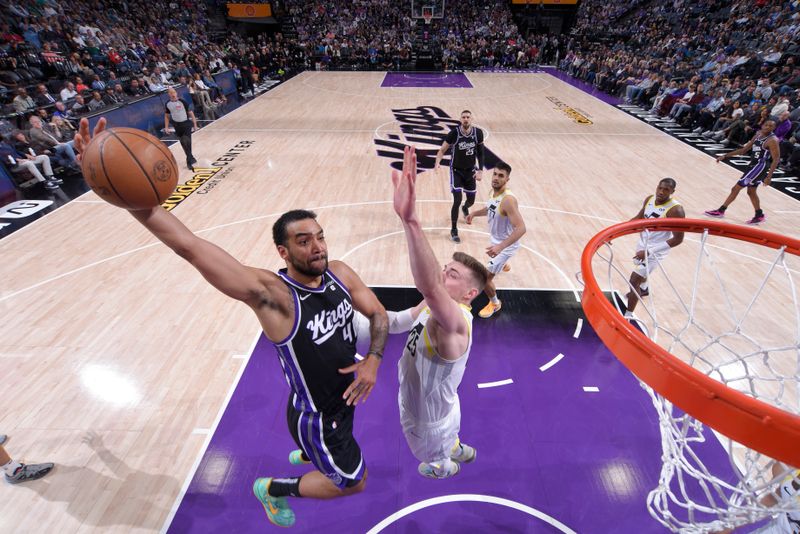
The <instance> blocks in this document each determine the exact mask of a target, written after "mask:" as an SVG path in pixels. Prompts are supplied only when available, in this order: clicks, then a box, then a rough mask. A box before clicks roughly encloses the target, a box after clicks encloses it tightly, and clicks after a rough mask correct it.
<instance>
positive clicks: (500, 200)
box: [467, 161, 526, 319]
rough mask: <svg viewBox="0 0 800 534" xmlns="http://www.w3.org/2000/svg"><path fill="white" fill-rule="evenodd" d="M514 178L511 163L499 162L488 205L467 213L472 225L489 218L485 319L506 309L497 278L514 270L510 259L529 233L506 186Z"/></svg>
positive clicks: (515, 200)
mask: <svg viewBox="0 0 800 534" xmlns="http://www.w3.org/2000/svg"><path fill="white" fill-rule="evenodd" d="M510 177H511V165H509V164H508V163H505V162H502V161H500V162H498V163H497V165H495V168H494V170H493V171H492V196H491V197H489V200H488V201H487V202H486V207H485V208H481V209H479V210H478V211H473V212H472V213H470V214H469V215H467V224H472V220H473V219H474V218H475V217H482V216H484V215H486V216H488V218H489V240H490V241H491V245H489V246H488V247H486V254H487V255H488V256H489V257H490V258H491V259H490V260H489V264H488V265H487V266H486V269H487V270H488V271H489V280H488V281H487V282H486V288H485V289H484V292H485V293H486V296H487V297H489V304H487V305H486V307H484V308H483V309H482V310H481V311H480V312H479V313H478V316H480V317H481V318H483V319H488V318H489V317H491V316H492V315H494V314H495V313H497V312H499V311H500V309H501V308H502V303H501V302H500V299H498V298H497V290H496V288H495V286H494V282H493V280H494V277H495V276H496V275H497V274H499V273H500V271H508V270H510V269H511V267H510V266H509V264H508V262H509V260H510V259H511V258H513V257H514V254H516V253H517V250H519V240H520V238H522V236H523V235H525V232H526V228H525V221H523V220H522V214H521V213H520V212H519V204H518V203H517V197H515V196H514V193H512V192H511V189H509V188H508V187H506V185H507V184H508V180H509V178H510Z"/></svg>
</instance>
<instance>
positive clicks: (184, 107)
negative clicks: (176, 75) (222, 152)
mask: <svg viewBox="0 0 800 534" xmlns="http://www.w3.org/2000/svg"><path fill="white" fill-rule="evenodd" d="M167 95H168V96H169V100H168V101H167V103H166V104H164V131H165V132H167V131H169V130H168V128H169V121H170V119H172V125H173V126H174V127H175V135H177V136H178V140H179V141H180V143H181V147H183V152H184V153H185V154H186V166H187V167H188V168H189V170H190V171H193V170H194V164H195V163H197V160H196V159H194V156H193V155H192V130H193V129H194V130H196V129H197V118H195V116H194V111H192V110H191V109H189V104H187V103H186V101H185V100H184V99H182V98H178V92H177V91H176V90H175V89H173V88H171V87H170V88H169V89H167ZM189 119H191V120H192V122H191V123H190V122H189Z"/></svg>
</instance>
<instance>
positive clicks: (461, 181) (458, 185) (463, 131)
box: [433, 109, 484, 243]
mask: <svg viewBox="0 0 800 534" xmlns="http://www.w3.org/2000/svg"><path fill="white" fill-rule="evenodd" d="M483 139H484V134H483V130H481V129H480V128H478V127H477V126H472V112H471V111H470V110H468V109H465V110H464V111H462V112H461V124H460V125H459V126H457V127H456V128H453V129H452V130H451V131H450V133H449V134H447V137H446V138H445V140H444V142H443V143H442V146H441V147H440V148H439V151H438V152H437V153H436V162H435V163H434V166H433V170H434V172H439V163H440V162H441V161H442V158H443V157H444V155H445V154H446V153H447V152H448V151H449V150H450V147H453V151H452V152H453V153H452V155H451V156H450V192H451V193H452V194H453V205H452V207H451V208H450V224H451V226H450V239H451V240H453V241H454V242H455V243H461V238H460V237H458V210H459V208H461V212H462V213H463V214H464V217H467V216H468V215H469V208H471V207H472V205H473V204H474V203H475V193H476V192H477V191H478V187H477V185H476V182H475V180H476V179H477V180H480V179H481V178H482V177H483V160H484V154H483V153H484V151H483ZM476 162H477V164H478V168H477V171H476V169H475V163H476ZM462 193H464V194H466V196H467V201H466V202H464V205H463V206H462V205H461V200H462Z"/></svg>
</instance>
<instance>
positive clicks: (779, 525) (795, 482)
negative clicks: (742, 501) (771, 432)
mask: <svg viewBox="0 0 800 534" xmlns="http://www.w3.org/2000/svg"><path fill="white" fill-rule="evenodd" d="M772 479H773V480H778V479H780V480H781V483H780V485H778V487H777V489H776V490H775V491H774V492H772V493H768V494H767V495H765V496H764V497H762V498H761V504H762V505H763V506H767V507H769V508H781V509H782V510H783V511H781V512H779V513H778V514H777V515H776V516H773V518H772V520H770V521H769V522H768V523H766V524H765V525H763V526H762V527H761V528H758V529H756V530H753V531H750V533H751V534H793V533H795V532H800V470H797V469H794V468H789V467H787V466H785V465H783V464H781V463H780V462H775V463H774V464H772ZM740 526H743V525H740ZM730 532H733V531H732V530H723V531H720V532H719V533H718V534H728V533H730Z"/></svg>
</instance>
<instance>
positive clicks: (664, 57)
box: [0, 0, 800, 178]
mask: <svg viewBox="0 0 800 534" xmlns="http://www.w3.org/2000/svg"><path fill="white" fill-rule="evenodd" d="M212 6H213V4H212ZM279 7H280V12H281V13H283V14H285V15H286V16H287V17H288V20H291V21H292V22H293V25H294V29H295V30H296V33H297V35H296V36H294V35H292V36H291V37H290V38H289V37H284V36H283V35H282V34H281V33H271V34H270V33H262V34H260V35H258V36H257V37H243V36H241V35H239V34H237V33H233V32H229V33H228V34H227V35H225V36H224V37H223V38H221V39H219V40H218V41H217V42H214V41H212V40H211V39H210V38H209V37H208V34H209V32H208V28H209V25H208V23H209V11H208V7H207V4H206V3H205V2H204V1H202V0H148V1H145V0H19V1H8V0H7V3H5V4H0V15H2V21H3V22H2V23H0V103H2V104H3V108H2V113H0V116H3V117H5V118H0V134H2V135H4V136H5V145H6V146H7V147H6V148H5V150H6V151H8V147H11V148H14V149H15V150H16V151H17V153H18V154H20V155H22V154H23V153H22V152H20V150H19V149H20V148H24V147H23V146H21V145H15V142H17V143H22V141H21V140H20V139H21V137H20V135H25V136H26V139H27V140H28V141H29V142H34V139H33V138H32V137H33V136H32V134H33V133H35V132H36V131H39V130H42V128H38V127H34V126H33V123H35V122H36V120H40V121H41V123H42V125H43V128H44V130H43V131H47V132H48V142H47V144H49V145H50V146H48V147H44V146H42V143H44V141H43V140H42V139H41V138H40V139H38V140H36V141H35V143H34V144H36V143H39V144H38V145H36V146H35V147H34V152H35V153H36V154H39V152H37V151H36V148H38V149H40V151H42V152H43V153H45V154H47V153H49V154H51V155H52V156H53V157H54V158H56V159H57V160H58V161H59V162H60V163H62V164H64V165H67V166H68V167H69V166H70V165H72V162H71V159H70V155H69V150H67V149H65V148H63V147H62V145H66V146H70V145H69V142H70V140H71V136H72V134H73V133H74V128H75V125H76V119H77V118H79V117H80V116H82V115H84V114H88V113H96V112H99V111H102V110H103V109H106V108H108V107H111V106H119V105H124V104H125V103H127V102H129V101H131V100H135V99H138V98H143V97H147V96H148V95H150V94H152V93H158V92H162V91H164V90H166V89H167V88H168V87H170V86H175V85H186V86H187V87H188V89H189V92H190V94H191V96H192V100H193V103H194V104H195V106H196V107H197V108H199V112H200V113H199V114H200V116H203V117H204V118H215V111H216V110H217V108H218V107H219V106H224V105H225V103H226V96H225V94H223V92H222V91H221V89H220V87H219V86H218V85H217V84H216V82H215V79H214V74H215V73H218V72H220V71H222V70H226V69H231V70H232V71H233V73H234V75H235V77H236V79H237V83H238V85H239V90H240V92H241V93H243V94H245V95H252V94H253V93H254V92H255V91H257V89H258V87H259V84H260V82H261V81H262V80H263V79H264V78H265V77H272V78H282V77H285V76H287V75H290V74H291V73H295V72H299V71H302V70H305V69H348V70H350V69H354V70H356V69H359V70H360V69H366V70H394V69H403V68H408V67H409V65H413V64H412V61H413V55H414V50H415V46H416V45H418V44H419V42H420V39H422V40H423V41H424V42H425V43H430V44H431V46H433V47H434V48H435V52H436V54H438V56H437V57H440V58H441V65H442V67H443V68H444V69H481V68H525V67H528V66H531V65H534V64H537V63H540V64H541V63H550V62H558V64H559V67H560V68H562V69H563V70H565V71H567V72H568V73H570V74H572V75H574V76H576V77H579V78H581V79H583V80H585V81H586V82H588V83H591V84H594V85H595V86H597V87H598V88H600V89H601V90H603V91H606V92H608V93H612V94H616V95H618V96H620V97H621V98H625V99H626V100H628V101H630V102H635V103H637V104H641V105H643V106H648V107H649V108H650V109H651V110H652V112H653V113H654V114H658V115H659V116H663V117H664V118H665V119H666V120H673V121H676V122H679V123H681V124H685V125H686V126H688V127H691V128H692V129H694V130H696V131H697V132H698V133H701V134H705V135H708V136H709V137H713V138H715V139H718V140H720V142H722V143H723V144H727V145H732V144H737V143H742V142H744V141H746V140H747V139H748V137H749V136H750V135H751V134H752V132H753V131H754V130H755V129H757V128H758V126H759V124H760V123H761V122H763V120H765V117H773V118H774V119H775V120H777V121H778V122H779V126H778V133H780V134H781V135H782V136H783V148H784V149H785V151H786V153H785V154H784V156H785V157H786V158H789V159H790V160H791V162H792V163H793V164H798V165H800V150H799V149H798V144H797V139H798V137H800V133H799V132H798V122H800V116H798V114H800V101H798V98H800V97H799V96H798V89H800V58H798V57H797V56H798V55H800V44H798V41H800V39H798V37H799V36H798V32H799V29H800V0H792V1H783V2H778V3H774V2H772V3H770V2H766V1H765V0H755V2H753V1H751V0H670V1H667V2H653V1H649V2H648V1H647V0H621V1H620V2H612V3H608V2H605V1H603V0H584V1H583V2H581V7H580V11H579V15H578V19H577V22H576V25H575V27H574V29H573V33H572V35H571V36H567V37H565V36H555V35H549V36H548V35H539V36H536V35H534V36H527V38H526V37H525V36H523V35H521V34H520V31H519V29H518V27H517V25H516V24H515V22H514V19H513V17H512V13H511V10H510V3H509V2H507V1H505V0H490V1H488V2H451V3H448V4H447V8H446V17H445V18H444V19H441V20H440V19H434V20H433V21H432V22H431V24H425V23H423V22H422V21H421V20H420V19H415V18H413V17H412V16H411V0H401V1H390V0H352V1H349V2H341V1H340V0H314V1H307V0H284V1H282V2H280V6H279ZM677 30H680V31H677ZM40 137H41V136H40ZM49 137H52V138H53V140H49ZM53 142H55V143H57V144H56V145H54V144H53ZM56 147H58V148H56ZM72 157H73V158H74V155H73V156H72ZM26 167H30V166H29V165H27V164H26ZM43 176H44V177H45V178H46V173H43Z"/></svg>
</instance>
